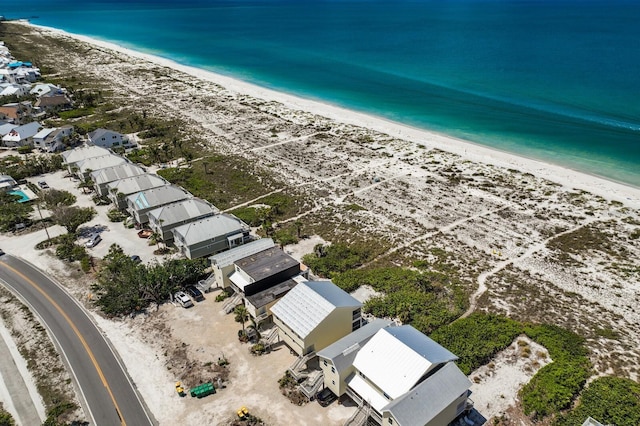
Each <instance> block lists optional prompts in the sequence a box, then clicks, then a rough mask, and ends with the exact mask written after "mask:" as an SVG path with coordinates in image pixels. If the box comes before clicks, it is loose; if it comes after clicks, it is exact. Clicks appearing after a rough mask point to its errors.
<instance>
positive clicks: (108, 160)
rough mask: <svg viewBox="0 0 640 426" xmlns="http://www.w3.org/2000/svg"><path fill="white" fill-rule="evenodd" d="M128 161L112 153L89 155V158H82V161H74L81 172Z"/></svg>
mask: <svg viewBox="0 0 640 426" xmlns="http://www.w3.org/2000/svg"><path fill="white" fill-rule="evenodd" d="M127 162H128V161H127V160H126V159H124V158H122V157H120V156H119V155H114V154H111V153H110V154H108V155H103V156H100V157H91V158H87V159H86V160H82V161H78V162H76V166H77V167H78V169H80V172H82V173H86V172H87V171H89V170H91V171H94V170H100V169H104V168H105V167H113V166H117V165H118V164H123V163H127Z"/></svg>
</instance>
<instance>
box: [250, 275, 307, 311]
mask: <svg viewBox="0 0 640 426" xmlns="http://www.w3.org/2000/svg"><path fill="white" fill-rule="evenodd" d="M297 284H298V282H297V281H294V280H292V279H288V280H286V281H284V282H281V283H280V284H278V285H274V286H273V287H270V288H268V289H266V290H263V291H261V292H259V293H256V294H254V295H252V296H247V300H248V301H249V302H250V303H251V304H252V305H253V306H255V307H256V308H260V307H262V306H266V305H268V304H269V303H271V302H273V301H274V300H277V299H279V298H280V297H282V296H284V295H285V294H287V292H289V290H291V289H292V288H294V287H295V286H296V285H297Z"/></svg>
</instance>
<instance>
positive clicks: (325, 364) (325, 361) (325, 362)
mask: <svg viewBox="0 0 640 426" xmlns="http://www.w3.org/2000/svg"><path fill="white" fill-rule="evenodd" d="M324 366H325V367H326V366H327V360H326V359H325V360H324Z"/></svg>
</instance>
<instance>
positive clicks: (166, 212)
mask: <svg viewBox="0 0 640 426" xmlns="http://www.w3.org/2000/svg"><path fill="white" fill-rule="evenodd" d="M218 213H220V211H219V210H218V209H217V208H216V207H215V206H214V205H212V204H211V203H208V202H207V201H204V200H202V199H200V198H189V199H187V200H183V201H178V202H176V203H172V204H167V205H166V206H162V207H159V208H157V209H155V210H151V211H150V212H149V213H148V217H149V223H148V226H149V228H151V230H153V232H156V233H157V234H158V235H160V236H161V238H162V240H163V241H164V242H165V244H169V243H171V242H173V232H172V231H173V229H175V228H177V227H178V226H181V225H186V224H187V223H191V222H195V221H198V220H200V219H205V218H207V217H211V216H214V215H216V214H218Z"/></svg>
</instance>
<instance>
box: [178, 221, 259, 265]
mask: <svg viewBox="0 0 640 426" xmlns="http://www.w3.org/2000/svg"><path fill="white" fill-rule="evenodd" d="M249 231H250V229H249V226H248V225H247V224H246V223H244V222H243V221H241V220H240V219H238V218H237V217H235V216H233V215H230V214H227V213H222V214H218V215H215V216H211V217H208V218H205V219H200V220H198V221H195V222H191V223H188V224H186V225H181V226H178V227H177V228H174V229H173V231H172V232H173V244H174V245H175V246H176V247H177V248H178V250H180V252H181V253H182V254H183V255H184V256H185V257H187V258H189V259H197V258H199V257H207V256H211V255H212V254H215V253H219V252H221V251H225V250H229V249H230V248H234V247H237V246H240V245H242V244H244V243H246V242H248V241H250V236H249Z"/></svg>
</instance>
